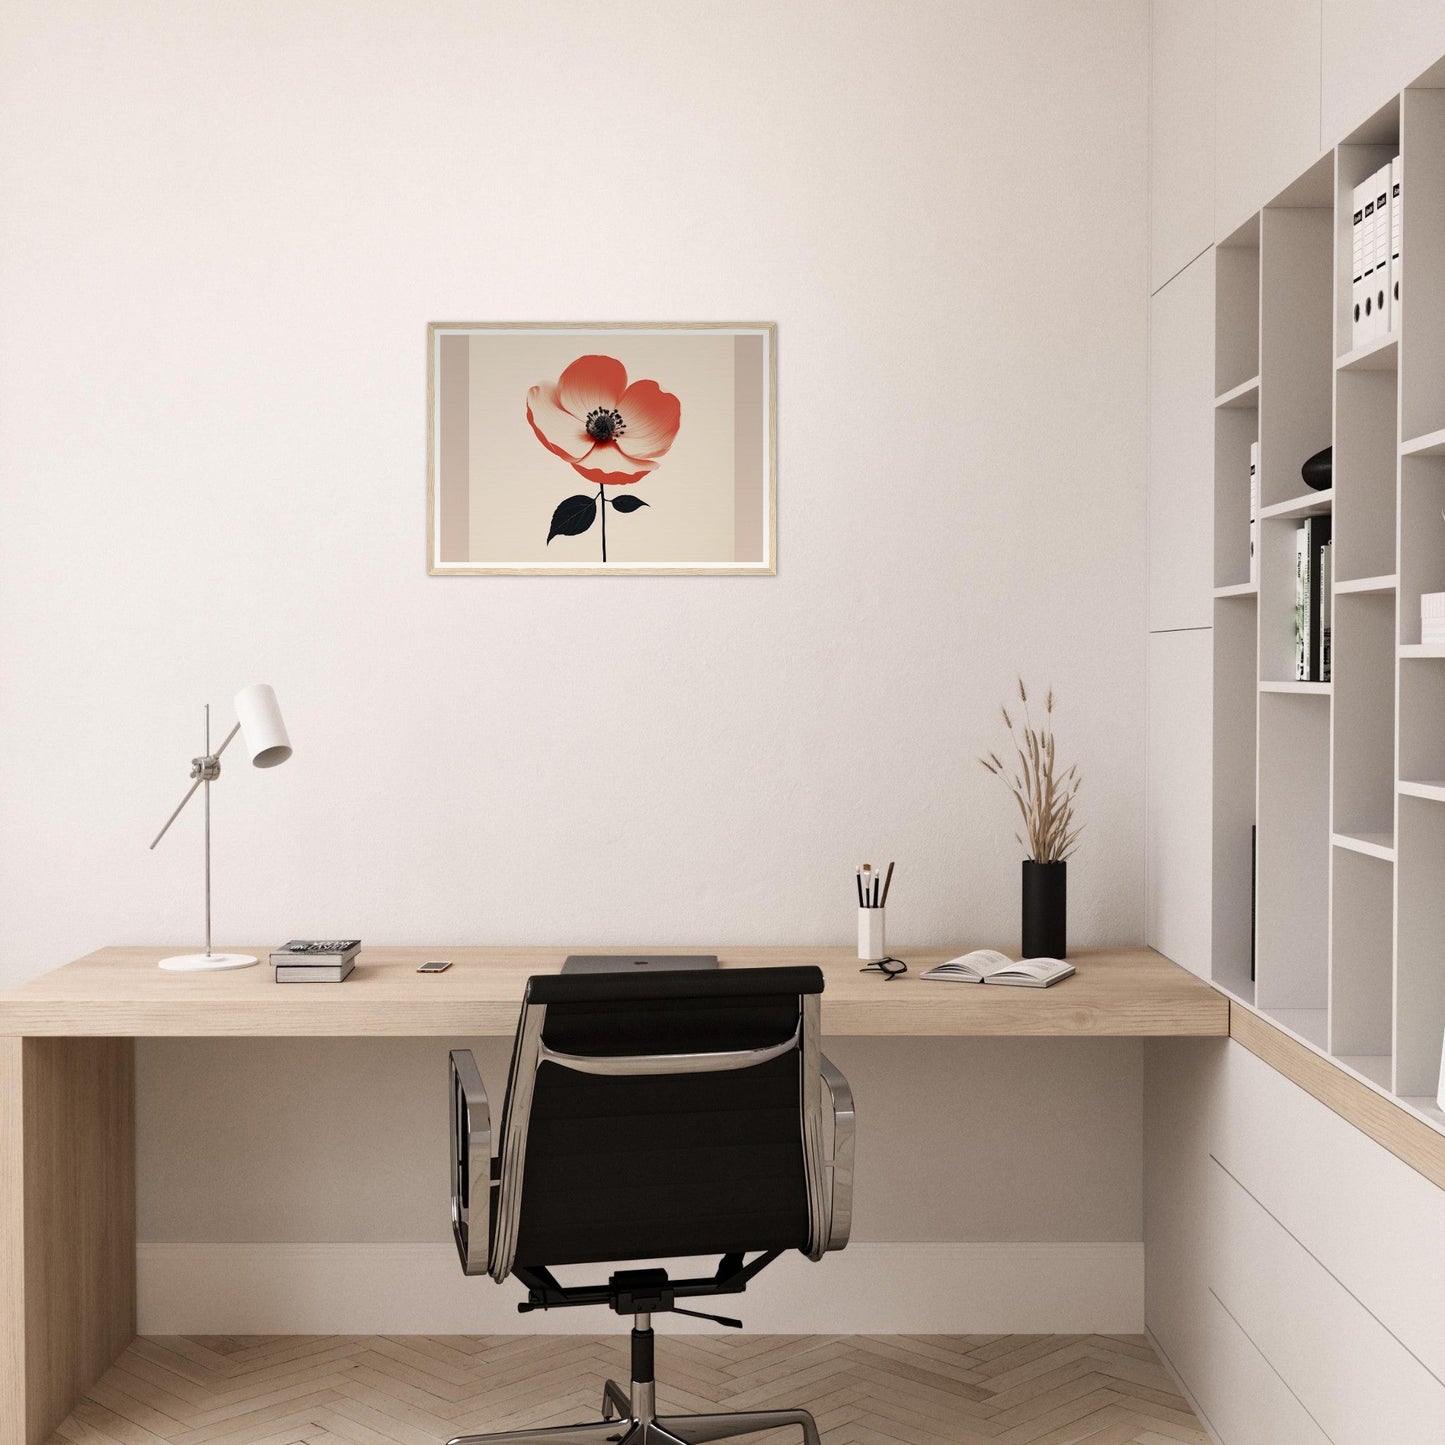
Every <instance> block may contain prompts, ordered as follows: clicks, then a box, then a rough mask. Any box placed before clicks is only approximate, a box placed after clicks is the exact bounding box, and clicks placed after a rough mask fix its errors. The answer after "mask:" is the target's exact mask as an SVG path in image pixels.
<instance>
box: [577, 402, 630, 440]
mask: <svg viewBox="0 0 1445 1445" xmlns="http://www.w3.org/2000/svg"><path fill="white" fill-rule="evenodd" d="M626 430H627V423H626V422H625V421H623V420H622V413H621V412H620V411H613V410H611V409H609V408H608V407H605V406H599V407H597V408H596V409H595V410H593V411H589V412H588V413H587V435H588V436H590V437H591V438H592V440H593V441H597V442H610V441H615V440H616V439H617V438H618V437H620V436H621V435H622V433H623V432H625V431H626Z"/></svg>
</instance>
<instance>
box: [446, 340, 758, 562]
mask: <svg viewBox="0 0 1445 1445" xmlns="http://www.w3.org/2000/svg"><path fill="white" fill-rule="evenodd" d="M776 363H777V327H776V325H775V324H773V323H771V322H757V323H737V324H733V323H728V322H678V323H671V324H667V323H659V322H646V323H637V324H622V323H601V322H598V323H593V322H577V323H560V322H557V323H543V322H537V323H524V322H432V323H431V324H430V325H429V326H428V327H427V570H428V571H429V572H430V573H432V575H434V576H447V575H452V574H459V575H478V574H481V575H488V574H509V573H542V574H545V573H554V574H567V573H588V574H596V573H609V572H620V573H634V574H635V573H656V574H665V573H690V574H697V573H759V574H767V573H772V572H775V571H776V570H777V559H776V515H777V469H776V458H777V437H776V410H777V381H776V376H777V370H776Z"/></svg>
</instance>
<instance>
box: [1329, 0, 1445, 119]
mask: <svg viewBox="0 0 1445 1445" xmlns="http://www.w3.org/2000/svg"><path fill="white" fill-rule="evenodd" d="M1323 23H1324V35H1323V38H1322V61H1321V65H1320V74H1321V76H1322V77H1323V81H1324V95H1323V97H1322V101H1321V117H1322V122H1323V134H1324V139H1325V142H1326V144H1328V145H1334V144H1335V143H1336V142H1337V141H1339V140H1340V139H1341V138H1342V137H1343V136H1345V135H1346V134H1347V133H1348V132H1349V131H1350V130H1351V129H1353V128H1354V127H1355V126H1357V125H1359V124H1360V122H1361V121H1364V120H1368V119H1369V117H1370V116H1371V115H1373V114H1374V113H1375V111H1377V110H1379V108H1380V107H1381V106H1382V105H1384V104H1385V102H1386V101H1387V100H1389V99H1390V98H1391V97H1392V96H1393V95H1394V93H1395V92H1396V91H1397V90H1401V89H1403V88H1404V87H1405V86H1407V85H1409V83H1410V82H1411V81H1412V80H1414V79H1415V77H1416V76H1418V75H1419V74H1420V73H1421V71H1423V70H1425V69H1426V68H1427V67H1429V66H1431V65H1433V64H1434V63H1435V62H1436V61H1437V60H1439V59H1440V57H1441V56H1442V55H1445V5H1441V3H1440V0H1324V9H1323Z"/></svg>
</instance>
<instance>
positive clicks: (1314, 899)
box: [1212, 63, 1445, 1132]
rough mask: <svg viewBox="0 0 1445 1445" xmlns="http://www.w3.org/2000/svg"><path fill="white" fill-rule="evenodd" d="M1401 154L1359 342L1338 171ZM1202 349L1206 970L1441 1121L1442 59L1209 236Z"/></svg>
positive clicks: (1368, 169)
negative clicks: (1207, 508) (1383, 324)
mask: <svg viewBox="0 0 1445 1445" xmlns="http://www.w3.org/2000/svg"><path fill="white" fill-rule="evenodd" d="M1397 154H1398V155H1403V156H1404V160H1405V164H1404V173H1405V181H1404V186H1405V196H1406V198H1407V200H1406V206H1405V230H1404V234H1403V238H1402V256H1404V257H1407V258H1408V262H1409V264H1408V266H1406V267H1405V268H1404V270H1405V273H1406V274H1405V277H1404V280H1405V287H1404V294H1403V295H1402V298H1401V301H1402V310H1401V312H1400V314H1399V315H1398V318H1397V325H1396V329H1395V330H1394V331H1393V332H1392V334H1391V335H1389V336H1387V337H1384V338H1381V339H1378V340H1375V341H1371V342H1368V343H1366V344H1364V345H1362V346H1354V345H1352V341H1351V325H1350V322H1351V316H1350V309H1351V296H1350V290H1351V287H1350V281H1351V277H1350V271H1349V267H1350V261H1351V219H1352V218H1351V199H1352V193H1353V188H1354V186H1355V185H1356V184H1357V183H1358V182H1360V181H1361V180H1363V179H1364V178H1365V177H1367V176H1368V175H1370V174H1372V173H1373V172H1374V171H1375V170H1377V169H1378V168H1379V167H1380V166H1381V165H1383V164H1384V163H1385V162H1386V161H1388V160H1389V159H1390V158H1391V157H1392V156H1394V155H1397ZM1215 373H1216V374H1215V403H1214V425H1215V432H1214V436H1215V449H1214V451H1215V512H1214V515H1215V534H1214V870H1213V887H1214V899H1213V922H1214V931H1213V959H1212V969H1213V979H1214V982H1215V983H1216V984H1217V985H1219V986H1220V987H1221V988H1223V989H1225V990H1226V991H1227V992H1228V993H1230V994H1231V995H1233V996H1234V997H1235V998H1236V999H1238V1000H1239V1001H1240V1002H1242V1003H1244V1004H1247V1005H1248V1006H1249V1007H1251V1008H1253V1009H1255V1010H1257V1011H1258V1012H1259V1013H1261V1014H1263V1015H1265V1016H1266V1017H1268V1018H1270V1019H1271V1020H1272V1021H1273V1022H1275V1023H1276V1024H1278V1025H1280V1026H1281V1027H1282V1028H1285V1029H1287V1030H1289V1032H1291V1033H1292V1034H1294V1035H1295V1036H1296V1037H1298V1038H1300V1039H1302V1040H1303V1041H1304V1042H1306V1043H1308V1044H1309V1045H1311V1046H1312V1047H1313V1048H1315V1049H1317V1050H1319V1051H1320V1052H1321V1053H1324V1054H1327V1055H1328V1056H1330V1057H1331V1058H1333V1059H1334V1060H1335V1062H1336V1063H1338V1064H1339V1065H1340V1066H1341V1067H1342V1068H1344V1069H1347V1070H1348V1071H1349V1072H1350V1073H1352V1074H1354V1075H1356V1076H1358V1077H1359V1078H1361V1079H1364V1080H1365V1081H1367V1082H1368V1083H1369V1084H1370V1085H1371V1086H1372V1087H1374V1088H1376V1089H1377V1090H1379V1091H1381V1092H1382V1093H1385V1094H1387V1095H1389V1096H1390V1097H1392V1098H1393V1099H1395V1100H1396V1101H1397V1102H1398V1103H1399V1104H1400V1105H1401V1106H1402V1107H1403V1108H1406V1109H1408V1110H1410V1111H1411V1112H1413V1113H1415V1114H1417V1115H1419V1116H1420V1117H1421V1118H1423V1119H1425V1120H1427V1121H1428V1122H1429V1123H1430V1124H1431V1125H1432V1126H1433V1127H1435V1128H1437V1129H1441V1130H1442V1132H1445V1115H1442V1113H1441V1111H1440V1110H1439V1109H1438V1108H1436V1107H1435V1104H1434V1096H1435V1093H1436V1090H1437V1088H1438V1085H1439V1073H1440V1051H1441V1039H1442V1035H1445V647H1440V646H1434V645H1430V646H1424V645H1422V644H1421V641H1420V595H1421V593H1423V592H1438V591H1445V516H1442V512H1445V63H1442V65H1441V66H1439V67H1437V68H1436V69H1435V70H1434V71H1432V72H1430V73H1429V74H1427V76H1426V77H1424V78H1423V79H1422V81H1421V82H1419V83H1418V84H1417V85H1415V86H1412V87H1410V88H1409V89H1407V90H1405V91H1404V92H1403V93H1402V94H1401V95H1400V96H1398V97H1397V98H1396V99H1395V100H1394V101H1392V102H1391V103H1390V104H1389V105H1387V106H1385V107H1384V108H1383V109H1382V110H1381V111H1379V112H1378V113H1377V114H1376V115H1375V116H1373V117H1372V118H1371V119H1370V120H1369V121H1368V122H1366V123H1365V124H1364V125H1362V126H1360V127H1359V128H1358V129H1357V130H1356V131H1355V132H1353V133H1352V134H1351V135H1350V136H1349V137H1348V138H1347V139H1346V140H1345V141H1344V142H1343V143H1342V144H1340V145H1338V146H1336V147H1335V148H1334V149H1333V150H1331V151H1329V152H1328V153H1326V154H1325V155H1323V156H1322V157H1320V159H1319V160H1318V161H1317V162H1316V163H1315V164H1314V165H1313V166H1311V167H1310V168H1309V170H1307V171H1306V172H1305V173H1304V174H1303V175H1302V176H1300V177H1299V178H1298V179H1297V180H1296V181H1295V182H1294V183H1293V184H1291V185H1290V186H1288V187H1287V188H1286V189H1285V190H1284V191H1283V192H1281V193H1280V195H1278V196H1277V197H1276V198H1275V199H1274V200H1273V201H1272V202H1271V203H1270V204H1269V205H1267V206H1265V207H1264V209H1263V210H1261V211H1260V212H1259V213H1258V214H1256V215H1255V216H1252V217H1251V218H1250V219H1249V220H1248V221H1247V222H1246V223H1245V224H1244V225H1242V226H1241V227H1240V228H1239V229H1238V230H1237V231H1235V232H1234V234H1233V235H1231V236H1230V237H1229V238H1228V239H1227V240H1225V241H1224V242H1223V243H1221V244H1220V245H1219V246H1217V247H1216V249H1215ZM1255 441H1258V443H1259V485H1260V515H1259V526H1258V541H1257V550H1258V559H1257V562H1256V564H1255V566H1254V568H1253V575H1252V568H1251V559H1250V542H1249V450H1250V445H1251V443H1253V442H1255ZM1326 445H1332V446H1333V448H1334V486H1333V487H1332V488H1331V489H1330V490H1329V491H1324V492H1311V491H1308V490H1307V489H1306V488H1305V487H1304V485H1303V483H1302V481H1301V479H1300V467H1301V465H1302V463H1303V462H1304V461H1305V459H1306V458H1307V457H1309V456H1311V455H1312V454H1313V453H1315V452H1317V451H1319V450H1320V449H1321V448H1322V447H1324V446H1326ZM1321 513H1328V514H1330V515H1331V516H1332V520H1333V524H1334V525H1333V529H1332V540H1333V557H1334V573H1335V586H1334V596H1333V634H1332V664H1333V665H1332V679H1331V681H1329V682H1298V681H1295V680H1294V675H1293V674H1294V669H1293V661H1294V534H1295V530H1296V528H1297V527H1298V525H1299V519H1300V518H1302V517H1306V516H1311V515H1318V514H1321ZM1252 859H1253V866H1252Z"/></svg>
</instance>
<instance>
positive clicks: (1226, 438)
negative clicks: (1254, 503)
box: [1214, 390, 1259, 587]
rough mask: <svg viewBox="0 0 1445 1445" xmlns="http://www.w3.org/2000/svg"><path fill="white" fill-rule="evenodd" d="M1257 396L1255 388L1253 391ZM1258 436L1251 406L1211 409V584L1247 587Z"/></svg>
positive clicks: (1257, 425)
mask: <svg viewBox="0 0 1445 1445" xmlns="http://www.w3.org/2000/svg"><path fill="white" fill-rule="evenodd" d="M1254 394H1255V395H1256V396H1258V394H1259V393H1258V391H1257V390H1256V392H1255V393H1254ZM1258 436H1259V412H1258V411H1257V410H1256V409H1255V408H1254V407H1252V406H1251V407H1217V408H1216V409H1215V412H1214V585H1215V586H1216V587H1240V586H1248V585H1250V583H1251V582H1252V581H1253V577H1252V573H1251V568H1250V557H1249V449H1250V446H1251V445H1252V444H1253V443H1254V441H1255V440H1256V439H1257V438H1258Z"/></svg>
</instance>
